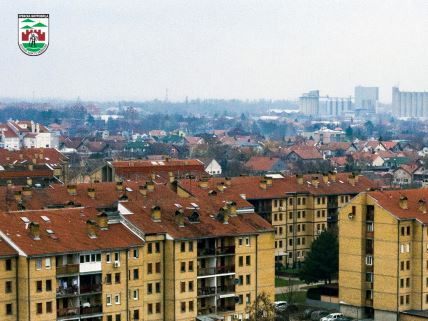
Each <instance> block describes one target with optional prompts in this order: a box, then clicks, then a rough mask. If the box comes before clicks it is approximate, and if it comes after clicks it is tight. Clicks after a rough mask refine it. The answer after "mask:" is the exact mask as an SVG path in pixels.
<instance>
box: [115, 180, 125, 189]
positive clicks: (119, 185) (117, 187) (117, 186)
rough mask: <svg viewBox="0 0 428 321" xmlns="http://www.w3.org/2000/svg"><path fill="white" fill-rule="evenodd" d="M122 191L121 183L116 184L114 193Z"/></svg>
mask: <svg viewBox="0 0 428 321" xmlns="http://www.w3.org/2000/svg"><path fill="white" fill-rule="evenodd" d="M122 190H123V182H122V181H119V182H116V191H122Z"/></svg>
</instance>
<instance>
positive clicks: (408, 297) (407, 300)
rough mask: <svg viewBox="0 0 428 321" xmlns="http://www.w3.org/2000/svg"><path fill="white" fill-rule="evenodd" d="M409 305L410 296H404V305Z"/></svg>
mask: <svg viewBox="0 0 428 321" xmlns="http://www.w3.org/2000/svg"><path fill="white" fill-rule="evenodd" d="M409 303H410V295H406V304H409Z"/></svg>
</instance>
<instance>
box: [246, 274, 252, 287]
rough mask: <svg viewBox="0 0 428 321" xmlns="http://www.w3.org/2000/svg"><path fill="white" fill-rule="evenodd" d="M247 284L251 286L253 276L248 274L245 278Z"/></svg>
mask: <svg viewBox="0 0 428 321" xmlns="http://www.w3.org/2000/svg"><path fill="white" fill-rule="evenodd" d="M245 279H246V280H245V282H246V283H247V285H250V284H251V275H249V274H247V276H246V277H245Z"/></svg>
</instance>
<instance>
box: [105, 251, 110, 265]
mask: <svg viewBox="0 0 428 321" xmlns="http://www.w3.org/2000/svg"><path fill="white" fill-rule="evenodd" d="M106 263H111V253H106Z"/></svg>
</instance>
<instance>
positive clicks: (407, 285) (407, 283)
mask: <svg viewBox="0 0 428 321" xmlns="http://www.w3.org/2000/svg"><path fill="white" fill-rule="evenodd" d="M406 288H410V278H406Z"/></svg>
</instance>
